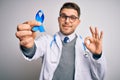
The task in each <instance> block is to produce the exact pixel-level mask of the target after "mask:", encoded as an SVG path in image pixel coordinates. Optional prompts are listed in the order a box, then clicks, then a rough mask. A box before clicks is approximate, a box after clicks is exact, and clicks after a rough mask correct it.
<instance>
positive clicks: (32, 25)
mask: <svg viewBox="0 0 120 80" xmlns="http://www.w3.org/2000/svg"><path fill="white" fill-rule="evenodd" d="M23 24H28V25H30V26H31V27H34V26H40V25H41V23H40V22H37V21H36V20H31V21H26V22H24V23H23Z"/></svg>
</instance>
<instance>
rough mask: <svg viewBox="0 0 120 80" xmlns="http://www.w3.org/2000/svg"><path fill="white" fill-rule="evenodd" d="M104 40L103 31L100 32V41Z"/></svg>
mask: <svg viewBox="0 0 120 80" xmlns="http://www.w3.org/2000/svg"><path fill="white" fill-rule="evenodd" d="M102 39H103V31H101V32H100V40H102Z"/></svg>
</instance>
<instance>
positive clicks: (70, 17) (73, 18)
mask: <svg viewBox="0 0 120 80" xmlns="http://www.w3.org/2000/svg"><path fill="white" fill-rule="evenodd" d="M60 18H61V20H62V21H65V20H67V18H69V21H70V22H75V20H76V19H79V18H78V17H76V16H74V15H72V16H67V15H65V14H60Z"/></svg>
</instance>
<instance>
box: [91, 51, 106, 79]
mask: <svg viewBox="0 0 120 80" xmlns="http://www.w3.org/2000/svg"><path fill="white" fill-rule="evenodd" d="M90 67H91V70H90V71H91V74H92V78H93V80H105V74H106V60H105V56H104V54H103V53H102V55H101V57H100V58H99V59H95V58H94V57H93V54H92V53H90Z"/></svg>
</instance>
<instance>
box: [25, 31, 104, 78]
mask: <svg viewBox="0 0 120 80" xmlns="http://www.w3.org/2000/svg"><path fill="white" fill-rule="evenodd" d="M35 44H36V47H37V49H36V52H35V55H34V56H33V57H32V58H31V59H29V58H27V57H25V56H24V57H25V58H26V59H27V60H29V61H31V60H34V59H38V58H39V57H42V58H43V64H42V70H41V74H40V79H39V80H52V78H53V75H54V72H55V70H56V68H57V66H58V64H59V61H60V56H61V52H62V42H61V39H60V36H59V34H58V33H56V34H55V35H54V36H53V37H52V36H50V35H47V34H43V35H41V36H40V37H39V38H38V39H36V40H35ZM105 71H106V64H105V58H104V54H103V53H102V56H101V57H100V58H99V59H98V60H95V59H94V58H93V56H92V53H90V52H88V51H86V50H85V49H84V45H83V40H82V39H81V37H80V36H79V35H77V40H76V45H75V79H74V80H104V77H105V76H104V75H105Z"/></svg>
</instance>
